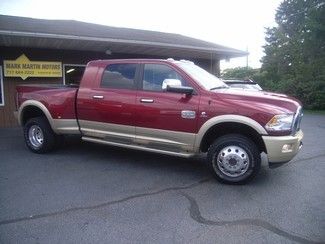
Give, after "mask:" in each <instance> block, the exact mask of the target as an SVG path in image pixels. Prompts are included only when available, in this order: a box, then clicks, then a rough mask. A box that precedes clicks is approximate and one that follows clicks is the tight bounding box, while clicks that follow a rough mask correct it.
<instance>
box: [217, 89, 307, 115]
mask: <svg viewBox="0 0 325 244" xmlns="http://www.w3.org/2000/svg"><path fill="white" fill-rule="evenodd" d="M216 92H217V93H218V95H219V96H220V97H221V98H222V99H223V100H227V102H231V103H234V104H237V105H238V106H239V107H249V108H251V109H253V110H260V111H264V112H266V111H267V112H268V113H270V114H281V113H295V112H296V111H297V109H298V107H299V106H301V103H300V102H299V101H298V100H297V99H295V98H293V97H289V96H287V95H285V94H280V93H274V92H267V91H248V90H237V89H231V88H230V89H222V90H217V91H216Z"/></svg>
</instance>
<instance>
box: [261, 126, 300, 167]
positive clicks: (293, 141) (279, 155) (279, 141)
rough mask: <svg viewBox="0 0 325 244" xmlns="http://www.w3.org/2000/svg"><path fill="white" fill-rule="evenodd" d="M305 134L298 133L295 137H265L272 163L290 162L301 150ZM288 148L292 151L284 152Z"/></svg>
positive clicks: (268, 155)
mask: <svg viewBox="0 0 325 244" xmlns="http://www.w3.org/2000/svg"><path fill="white" fill-rule="evenodd" d="M303 136H304V134H303V133H302V131H298V132H297V134H296V135H295V136H263V137H262V138H263V140H264V143H265V147H266V151H267V157H268V159H269V162H271V163H283V162H288V161H290V160H291V159H292V158H293V157H294V156H295V155H296V154H297V153H298V151H299V150H300V148H301V145H302V144H301V141H302V139H303ZM286 146H288V147H289V148H290V150H284V147H286Z"/></svg>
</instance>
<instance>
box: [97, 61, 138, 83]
mask: <svg viewBox="0 0 325 244" xmlns="http://www.w3.org/2000/svg"><path fill="white" fill-rule="evenodd" d="M136 69H137V64H110V65H108V66H107V67H106V69H105V71H104V74H103V77H102V82H101V87H106V88H114V89H135V74H136Z"/></svg>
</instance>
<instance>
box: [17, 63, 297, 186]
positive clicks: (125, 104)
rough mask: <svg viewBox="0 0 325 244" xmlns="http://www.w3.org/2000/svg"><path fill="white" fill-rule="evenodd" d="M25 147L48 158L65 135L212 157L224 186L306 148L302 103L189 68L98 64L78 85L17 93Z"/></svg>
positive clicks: (28, 88)
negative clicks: (264, 162) (231, 85)
mask: <svg viewBox="0 0 325 244" xmlns="http://www.w3.org/2000/svg"><path fill="white" fill-rule="evenodd" d="M17 105H18V106H17V107H18V111H17V113H16V115H17V117H18V121H19V124H20V125H22V126H23V129H24V137H25V142H26V144H27V147H28V148H29V149H30V150H31V151H33V152H36V153H45V152H48V151H50V150H52V149H54V148H55V147H56V145H57V144H58V143H59V141H60V137H61V136H62V135H65V134H78V135H81V138H82V140H84V141H89V142H96V143H103V144H107V145H112V146H122V147H126V148H130V149H140V150H144V151H149V152H157V153H163V154H168V155H174V156H181V157H190V156H192V155H195V154H199V153H202V152H207V160H208V162H209V165H210V166H211V169H212V170H213V171H214V173H215V175H216V177H217V179H218V180H220V181H222V182H225V183H245V182H248V181H249V180H251V179H252V178H253V177H254V176H255V175H256V174H257V173H258V171H259V169H260V165H261V153H262V152H264V153H266V154H267V157H268V160H269V164H272V165H275V164H278V165H279V164H281V163H285V162H288V161H289V160H291V159H292V158H293V157H294V156H295V155H296V154H297V152H298V151H299V149H300V148H301V146H302V138H303V133H302V131H301V130H300V122H301V118H302V109H301V104H300V103H299V101H297V100H295V99H293V98H290V97H287V96H284V95H280V94H275V93H267V92H264V91H260V92H255V91H252V92H249V91H243V90H236V89H230V88H229V87H228V86H227V85H226V84H225V83H223V82H222V81H221V80H219V79H218V78H217V77H215V76H213V75H211V74H210V73H208V72H206V71H205V70H203V69H201V68H200V67H198V66H196V65H195V64H194V63H192V62H190V61H185V60H181V61H175V60H173V59H167V60H155V59H125V60H97V61H91V62H89V63H88V65H87V67H86V70H85V72H84V75H83V78H82V80H81V82H80V85H79V86H78V85H65V86H46V85H22V86H18V87H17Z"/></svg>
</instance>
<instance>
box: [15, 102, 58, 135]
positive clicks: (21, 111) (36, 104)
mask: <svg viewBox="0 0 325 244" xmlns="http://www.w3.org/2000/svg"><path fill="white" fill-rule="evenodd" d="M28 106H32V107H37V108H38V109H40V110H41V111H42V112H43V113H44V114H45V116H46V118H47V120H48V122H49V123H50V126H51V128H52V130H53V131H56V130H55V126H54V121H53V118H52V115H51V114H50V112H49V110H48V109H47V107H45V105H44V104H43V103H41V102H39V101H36V100H27V101H25V102H23V103H22V104H21V105H20V107H19V109H18V123H19V125H20V126H22V125H23V114H24V109H25V108H26V107H28Z"/></svg>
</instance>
